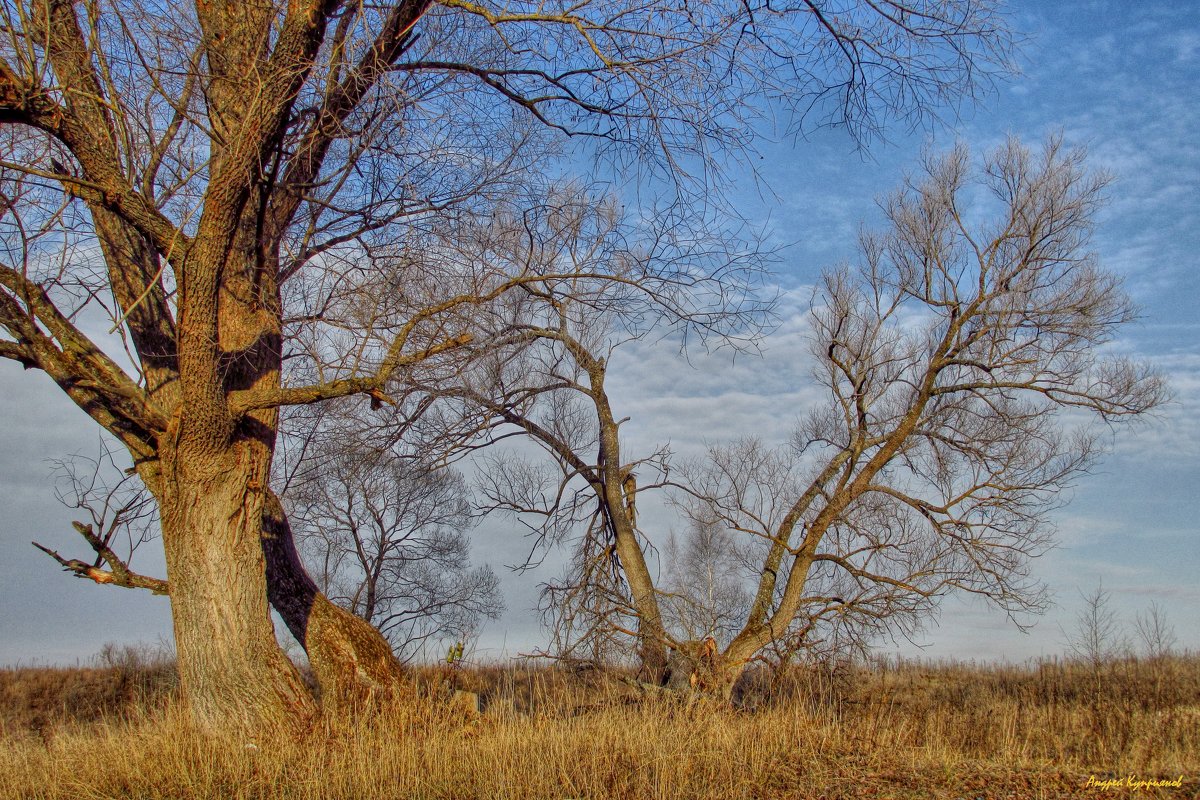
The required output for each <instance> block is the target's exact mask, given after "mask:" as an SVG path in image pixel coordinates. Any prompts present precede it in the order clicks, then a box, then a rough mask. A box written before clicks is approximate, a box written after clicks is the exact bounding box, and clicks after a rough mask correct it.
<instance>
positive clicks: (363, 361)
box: [0, 0, 1011, 728]
mask: <svg viewBox="0 0 1200 800" xmlns="http://www.w3.org/2000/svg"><path fill="white" fill-rule="evenodd" d="M1010 48H1011V37H1009V35H1008V34H1007V30H1006V28H1005V25H1004V20H1003V18H1002V17H1000V16H999V14H998V12H997V11H996V10H995V9H994V8H993V7H992V6H991V5H990V4H988V3H986V2H979V1H978V0H940V1H939V2H933V1H932V0H929V1H928V2H919V3H906V4H899V3H890V2H885V3H877V2H845V3H836V4H829V3H816V2H809V3H799V4H795V5H791V6H783V7H779V6H773V5H770V4H763V3H744V2H741V0H737V1H736V2H734V1H733V0H728V1H726V0H722V1H721V2H717V3H709V4H703V5H700V6H693V5H688V4H683V5H680V4H678V3H675V2H665V1H660V0H654V1H653V2H650V3H643V4H628V3H620V2H617V3H613V2H609V0H588V1H587V2H583V3H571V4H562V3H551V4H549V5H546V4H543V3H524V2H523V3H516V4H514V3H509V2H505V3H492V2H488V1H487V0H484V1H483V2H473V1H472V0H439V1H438V2H433V0H397V1H396V2H384V3H380V4H362V3H353V2H341V1H340V0H309V1H308V2H288V3H282V2H272V1H271V0H249V1H248V2H236V3H234V2H215V3H214V2H197V3H194V4H187V3H149V4H147V3H142V2H136V3H134V2H124V1H123V0H111V1H110V0H88V1H87V2H82V3H72V2H67V1H66V0H28V1H27V2H23V1H22V0H11V1H8V2H4V3H3V4H2V5H0V125H2V128H0V136H3V139H4V146H3V156H2V157H0V242H2V244H0V250H2V252H3V261H2V262H0V326H2V328H3V330H4V334H5V335H4V338H3V339H2V340H0V356H2V357H4V358H8V359H13V360H16V361H18V362H20V363H22V364H23V365H25V366H26V367H30V368H36V369H38V370H40V371H41V372H44V373H45V374H46V375H47V376H48V377H49V378H50V379H51V380H53V381H54V382H55V383H56V384H57V385H58V386H59V387H60V388H61V389H62V391H64V392H65V393H66V394H67V395H68V396H69V397H70V398H71V399H72V400H73V401H74V402H75V403H76V404H77V405H78V406H79V407H80V408H81V409H82V410H83V411H84V412H85V413H86V414H88V415H89V416H90V417H91V418H92V419H93V420H94V421H95V422H96V423H97V424H98V425H100V426H102V427H103V428H104V429H105V430H107V431H108V432H109V433H110V434H111V435H112V436H113V437H115V439H116V440H117V441H119V442H120V443H121V444H122V445H123V446H124V447H125V448H126V449H127V450H128V451H129V453H130V455H131V457H132V460H133V463H134V465H135V468H136V469H137V472H138V475H139V477H140V478H141V479H142V481H143V483H144V484H145V486H146V487H147V489H148V491H149V492H150V493H151V494H152V495H153V496H154V498H155V501H156V502H157V504H158V507H159V516H160V520H161V523H162V534H163V544H164V548H165V553H166V561H167V569H168V577H169V592H170V598H171V606H172V614H173V620H174V630H175V642H176V652H177V654H178V662H179V669H180V677H181V684H182V686H183V689H184V693H185V695H186V697H187V699H188V703H189V706H190V708H191V710H192V714H193V716H194V718H195V719H196V720H197V721H198V722H200V723H202V724H205V725H210V724H211V725H225V724H230V723H235V724H241V725H244V726H246V727H250V728H253V727H255V726H257V725H260V724H263V723H265V722H271V721H283V722H286V723H287V724H302V723H303V721H304V720H306V719H307V718H309V717H310V716H311V714H312V713H314V711H315V710H316V709H315V705H314V702H313V700H312V698H311V697H310V696H309V693H308V692H307V690H306V689H305V687H304V685H303V683H302V682H301V680H300V679H299V676H298V674H297V673H296V672H295V670H294V669H293V668H292V666H291V665H290V664H289V663H288V661H287V660H286V658H285V657H284V655H283V653H282V652H281V651H280V649H279V648H278V647H277V645H276V643H275V641H274V638H273V631H272V628H271V623H270V618H269V614H268V608H267V603H268V598H269V600H270V603H271V605H273V606H274V607H275V609H276V610H277V611H279V612H280V614H281V615H282V617H283V618H284V620H285V622H286V623H287V625H288V627H289V629H290V630H291V631H292V633H293V634H294V635H295V636H296V637H297V639H298V640H299V641H300V643H301V644H302V645H303V646H304V647H305V649H306V650H307V652H308V655H309V658H310V662H311V663H312V665H313V667H314V670H315V673H316V675H317V678H318V680H319V681H320V682H321V683H322V685H323V687H324V689H323V692H322V698H323V701H326V702H335V701H336V700H337V698H340V697H343V696H347V695H353V696H358V695H361V694H362V692H363V691H367V692H368V693H370V692H374V691H375V690H376V689H379V688H381V687H386V686H388V685H391V684H393V683H395V681H396V680H398V672H397V665H396V663H395V660H394V659H393V658H392V657H391V654H390V651H389V650H388V648H387V645H386V642H384V640H383V639H382V638H381V637H380V636H379V635H378V633H377V632H375V631H373V630H372V629H371V628H370V627H369V626H366V625H364V624H361V622H360V621H358V620H357V619H356V618H354V617H353V615H350V614H348V613H345V612H343V611H341V610H340V609H338V608H337V607H336V606H334V605H333V604H331V603H329V602H328V599H327V598H325V597H324V596H323V595H322V594H321V593H320V592H319V591H317V589H316V586H315V585H314V584H313V582H312V581H311V579H310V578H309V577H308V576H307V575H306V574H305V573H304V571H303V569H302V568H301V566H300V563H299V560H298V558H297V557H296V550H295V547H294V544H293V542H292V534H291V531H290V528H289V526H288V523H287V519H286V515H285V514H284V513H283V510H282V506H281V503H280V501H279V498H278V496H277V495H276V494H275V493H274V492H273V491H272V489H271V485H272V481H271V465H272V461H273V450H274V447H275V441H276V435H277V433H278V427H279V409H280V408H283V407H287V406H294V405H304V404H313V403H317V402H321V401H325V400H330V399H333V398H338V397H347V396H352V395H369V396H370V397H371V399H372V400H373V401H374V402H377V403H384V402H387V401H388V400H389V399H390V397H389V395H388V393H389V392H390V391H393V390H395V388H396V386H397V385H398V384H403V383H404V382H405V381H406V380H407V375H408V372H409V371H410V370H411V369H412V368H414V367H417V366H421V365H425V364H427V363H429V362H436V361H437V359H438V358H439V357H441V356H444V355H446V354H448V353H450V352H452V351H455V350H458V349H460V348H463V347H465V346H466V345H468V344H470V343H471V342H472V341H473V335H472V334H471V333H470V332H469V331H467V330H464V329H462V328H461V327H458V325H457V322H456V320H458V319H459V316H456V313H455V312H461V311H462V310H463V308H464V307H465V306H467V305H476V304H480V303H485V302H489V301H491V300H494V299H497V298H499V297H500V296H501V295H503V294H505V293H506V292H507V291H508V290H509V289H511V288H513V287H515V286H519V285H523V284H524V285H528V284H531V283H534V282H544V281H545V280H547V278H548V276H547V275H545V274H536V275H535V274H531V273H529V272H521V271H519V272H516V273H513V272H508V271H504V270H501V269H498V268H494V267H493V265H491V264H489V263H487V262H486V261H484V262H479V263H476V264H474V265H473V268H472V269H471V270H469V271H468V272H467V273H466V274H463V273H454V272H453V271H449V272H448V270H449V269H450V268H449V267H448V266H447V264H446V263H444V261H443V259H442V258H440V257H439V254H441V253H444V252H446V250H445V248H443V247H442V246H441V245H442V244H444V243H445V242H448V241H449V242H453V241H455V240H456V239H457V238H459V236H460V235H461V230H460V228H459V227H458V226H460V225H466V226H468V227H472V226H474V227H473V229H475V230H478V229H479V228H478V222H477V221H478V220H479V219H485V218H488V217H489V216H490V215H491V210H492V209H493V208H494V207H495V206H496V204H497V203H500V202H502V201H507V200H509V199H510V198H511V197H513V196H514V195H520V191H519V190H520V189H521V187H527V186H529V185H531V184H532V185H535V186H536V185H537V184H538V181H537V180H534V181H532V182H531V181H530V179H529V176H530V175H531V174H532V175H537V174H538V172H539V170H540V169H543V168H544V167H546V166H547V165H546V160H547V154H548V153H549V154H553V152H554V150H555V149H556V148H559V147H562V146H563V145H564V143H565V142H566V141H570V139H569V138H568V137H566V136H563V135H562V134H568V135H570V136H573V137H576V139H580V138H581V139H585V140H593V141H595V142H596V143H597V144H598V145H599V148H598V149H599V150H602V151H605V152H607V153H608V154H609V155H611V156H613V157H616V158H619V159H625V163H626V164H627V165H635V164H636V165H637V167H638V168H639V169H645V170H647V171H649V172H651V173H654V174H657V175H659V176H663V177H667V178H672V179H675V181H674V182H675V183H676V184H677V186H678V187H679V188H680V189H682V190H683V191H682V192H681V195H687V194H689V193H690V194H691V196H692V197H693V198H695V197H697V196H699V195H700V194H702V193H698V192H696V191H695V189H696V187H698V186H700V187H702V186H704V185H706V184H708V182H709V180H710V177H711V175H712V171H711V170H712V169H713V168H715V167H716V166H717V165H718V164H719V163H720V158H719V157H720V156H735V157H736V156H737V155H738V153H739V152H740V151H741V149H742V148H744V147H746V146H748V145H749V144H750V143H751V138H752V133H753V124H754V123H755V121H756V119H757V118H758V117H760V115H762V114H764V113H765V112H766V111H767V110H768V109H770V108H780V109H781V110H782V111H785V112H788V113H790V114H791V115H792V116H791V119H793V120H794V121H795V122H796V123H797V124H800V123H803V122H804V121H806V120H807V121H808V122H809V123H812V124H822V123H834V124H845V125H848V126H850V128H851V129H852V130H854V131H855V132H857V133H858V134H859V135H862V136H867V135H869V134H870V133H871V132H873V131H875V130H876V129H877V128H878V127H879V126H880V125H881V124H882V123H883V122H884V121H886V120H887V119H889V118H896V117H899V118H903V119H908V120H913V119H924V118H927V117H928V115H929V114H931V113H935V112H936V110H937V109H938V108H941V107H943V106H942V104H943V103H950V102H953V101H954V100H956V99H958V98H961V97H963V96H969V95H971V94H973V93H974V92H975V91H977V90H978V89H979V87H980V86H983V85H986V83H987V81H988V80H989V79H990V77H991V76H992V75H993V74H995V73H996V72H997V71H1004V70H1005V69H1007V58H1008V54H1009V50H1010ZM555 266H556V267H558V266H560V265H555ZM443 277H445V281H443V280H442V278H443ZM376 279H379V280H381V281H382V282H379V283H375V282H374V281H375V280H376ZM368 283H371V284H372V285H373V286H374V287H375V290H374V295H375V296H376V297H385V296H388V295H391V297H390V298H389V299H388V300H387V301H386V302H385V304H384V307H383V308H382V309H374V310H373V309H372V308H371V307H370V304H366V303H363V302H362V301H361V298H362V297H363V294H362V293H361V292H358V291H357V289H359V288H362V287H363V286H365V285H366V284H368ZM347 286H352V287H353V288H355V289H356V291H355V292H352V293H351V294H352V295H353V296H354V297H355V298H358V299H355V300H353V302H350V303H349V304H348V305H345V304H341V301H342V300H343V299H345V298H347V297H348V296H349V295H346V294H345V293H344V292H343V289H344V288H345V287H347ZM410 289H411V290H412V293H411V295H410V296H407V297H406V298H405V301H404V302H400V300H399V299H397V298H398V297H399V296H400V295H403V294H404V293H405V292H407V291H408V290H410ZM89 308H100V309H103V310H104V311H105V312H106V313H107V315H108V317H109V319H110V320H111V330H112V332H113V333H114V334H117V335H119V336H120V337H121V338H120V341H119V343H114V342H113V341H111V340H107V339H105V338H103V336H102V335H99V334H96V333H94V332H91V331H89V330H88V329H87V327H86V326H85V325H84V324H83V320H84V319H85V318H86V317H85V316H84V313H85V311H86V310H87V309H89ZM376 311H378V312H379V316H378V317H375V316H373V314H375V313H376ZM376 323H378V324H376ZM285 342H286V343H287V344H286V345H285ZM114 344H115V345H116V346H115V347H114ZM264 582H265V584H266V589H267V591H266V592H264Z"/></svg>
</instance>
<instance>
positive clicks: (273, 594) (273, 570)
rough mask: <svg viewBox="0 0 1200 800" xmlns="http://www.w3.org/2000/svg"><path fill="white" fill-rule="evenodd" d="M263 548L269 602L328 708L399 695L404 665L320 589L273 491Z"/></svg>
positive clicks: (381, 640)
mask: <svg viewBox="0 0 1200 800" xmlns="http://www.w3.org/2000/svg"><path fill="white" fill-rule="evenodd" d="M263 552H264V553H265V554H266V561H267V592H268V596H269V597H270V601H271V605H272V606H274V608H275V610H276V611H278V612H279V615H280V616H281V617H282V618H283V621H284V623H285V624H286V625H287V627H288V630H289V631H291V633H292V635H293V636H294V637H295V638H296V641H298V642H299V643H300V645H301V646H302V647H303V648H304V650H305V652H306V653H307V654H308V661H309V664H310V665H311V666H312V670H313V675H314V676H315V677H316V679H317V682H318V683H319V684H320V686H321V702H322V705H323V706H324V707H325V708H326V709H327V710H328V709H331V708H332V707H334V706H338V705H347V704H348V705H350V706H354V705H357V704H359V703H362V702H364V701H370V700H371V699H373V698H380V697H384V698H386V697H395V696H396V694H397V693H398V692H403V691H405V690H406V689H407V680H406V678H405V674H404V669H403V667H402V665H401V664H400V661H399V660H398V659H397V658H396V656H395V654H394V653H393V652H392V648H391V646H390V645H389V644H388V642H387V640H386V639H385V638H384V637H383V634H381V633H380V632H379V631H378V630H377V629H376V628H375V627H374V626H373V625H371V624H370V623H368V622H366V621H365V620H362V619H360V618H359V617H356V616H355V615H354V614H351V613H350V612H349V611H346V610H345V609H342V608H339V607H338V606H336V605H334V604H333V603H331V602H330V601H329V599H328V598H326V597H325V595H323V594H321V592H320V591H318V590H317V586H316V584H315V583H313V580H312V578H310V577H309V576H308V573H307V572H306V571H305V570H304V566H303V564H301V562H300V556H299V554H298V553H297V552H296V544H295V540H294V539H293V537H292V530H291V526H290V525H289V524H288V521H287V516H286V515H285V513H284V510H283V507H282V505H281V504H280V502H279V499H278V497H276V496H275V495H274V494H273V493H272V494H269V495H268V498H267V504H266V508H265V514H264V516H263Z"/></svg>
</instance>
